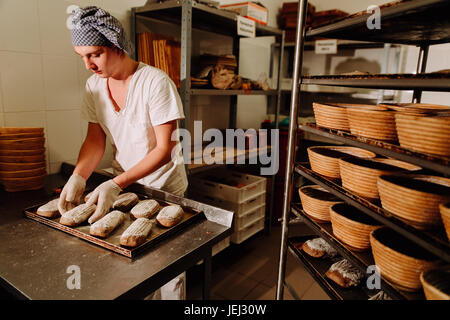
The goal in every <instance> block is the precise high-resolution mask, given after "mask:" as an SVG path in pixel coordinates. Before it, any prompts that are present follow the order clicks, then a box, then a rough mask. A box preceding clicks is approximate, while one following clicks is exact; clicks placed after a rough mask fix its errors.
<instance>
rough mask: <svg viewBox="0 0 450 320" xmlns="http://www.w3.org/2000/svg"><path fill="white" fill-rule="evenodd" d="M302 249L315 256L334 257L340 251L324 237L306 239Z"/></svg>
mask: <svg viewBox="0 0 450 320" xmlns="http://www.w3.org/2000/svg"><path fill="white" fill-rule="evenodd" d="M302 250H303V251H304V252H305V253H306V254H308V255H310V256H311V257H313V258H333V257H335V256H337V254H338V252H337V251H336V250H335V249H334V248H333V247H332V246H330V244H329V243H328V242H326V241H325V240H324V239H322V238H320V237H319V238H314V239H311V240H308V241H305V243H303V245H302Z"/></svg>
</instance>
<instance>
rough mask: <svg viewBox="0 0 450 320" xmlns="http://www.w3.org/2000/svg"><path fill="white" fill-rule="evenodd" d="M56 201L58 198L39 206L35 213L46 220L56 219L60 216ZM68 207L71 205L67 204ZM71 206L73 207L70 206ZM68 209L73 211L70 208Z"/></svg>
mask: <svg viewBox="0 0 450 320" xmlns="http://www.w3.org/2000/svg"><path fill="white" fill-rule="evenodd" d="M58 201H59V198H56V199H53V200H51V201H49V202H47V203H46V204H44V205H42V206H40V207H39V208H38V209H37V211H36V213H37V214H38V215H40V216H43V217H47V218H56V217H59V216H60V213H59V210H58ZM68 205H72V203H70V202H69V203H68ZM72 206H73V205H72ZM70 209H73V207H71V208H70Z"/></svg>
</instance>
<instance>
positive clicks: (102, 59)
mask: <svg viewBox="0 0 450 320" xmlns="http://www.w3.org/2000/svg"><path fill="white" fill-rule="evenodd" d="M73 48H74V50H75V52H76V53H77V54H78V55H79V56H80V57H81V59H82V60H83V62H84V65H85V67H86V69H87V70H91V71H92V72H94V73H96V74H97V75H98V76H99V77H102V78H108V77H111V76H112V75H113V72H114V71H115V70H117V67H118V66H119V63H120V55H119V53H118V52H117V50H114V49H112V48H109V47H104V46H74V47H73Z"/></svg>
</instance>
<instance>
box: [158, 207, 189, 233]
mask: <svg viewBox="0 0 450 320" xmlns="http://www.w3.org/2000/svg"><path fill="white" fill-rule="evenodd" d="M183 216H184V211H183V208H181V207H180V206H179V205H170V206H167V207H164V208H162V209H161V210H160V211H159V213H158V215H157V216H156V221H158V222H159V224H161V225H162V226H164V227H167V228H170V227H173V226H174V225H176V224H178V223H179V222H180V221H181V220H183Z"/></svg>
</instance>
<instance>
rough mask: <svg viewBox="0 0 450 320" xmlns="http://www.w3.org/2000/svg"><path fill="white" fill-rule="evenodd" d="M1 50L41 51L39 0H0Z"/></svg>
mask: <svg viewBox="0 0 450 320" xmlns="http://www.w3.org/2000/svg"><path fill="white" fill-rule="evenodd" d="M0 30H2V31H1V32H0V50H9V51H21V52H32V53H39V52H40V49H41V48H40V41H39V39H40V38H39V17H38V9H37V0H3V1H0Z"/></svg>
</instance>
